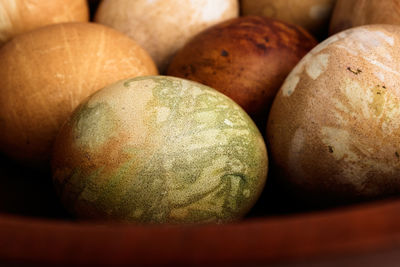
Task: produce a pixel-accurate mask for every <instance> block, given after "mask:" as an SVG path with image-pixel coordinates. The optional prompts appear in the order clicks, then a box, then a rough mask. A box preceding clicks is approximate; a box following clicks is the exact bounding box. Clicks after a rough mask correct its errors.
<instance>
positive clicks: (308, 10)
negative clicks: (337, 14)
mask: <svg viewBox="0 0 400 267" xmlns="http://www.w3.org/2000/svg"><path fill="white" fill-rule="evenodd" d="M335 2H336V0H279V1H278V0H241V12H242V14H243V15H259V16H266V17H271V18H276V19H280V20H282V21H284V22H288V23H292V24H296V25H299V26H302V27H303V28H305V29H307V30H308V31H310V32H311V33H312V34H314V35H316V36H324V35H327V32H328V24H329V19H330V16H331V13H332V9H333V6H334V4H335Z"/></svg>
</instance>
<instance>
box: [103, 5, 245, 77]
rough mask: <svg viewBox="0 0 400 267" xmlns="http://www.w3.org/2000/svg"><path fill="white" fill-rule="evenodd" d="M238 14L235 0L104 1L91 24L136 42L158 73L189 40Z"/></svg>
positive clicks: (162, 70)
mask: <svg viewBox="0 0 400 267" xmlns="http://www.w3.org/2000/svg"><path fill="white" fill-rule="evenodd" d="M238 14H239V4H238V1H237V0H191V1H187V0H152V1H148V0H135V1H125V0H104V1H102V2H101V4H100V6H99V8H98V10H97V13H96V16H95V21H96V22H99V23H102V24H105V25H108V26H111V27H113V28H115V29H117V30H119V31H121V32H123V33H125V34H127V35H128V36H130V37H131V38H132V39H134V40H135V41H137V42H138V43H139V44H140V45H141V46H142V47H143V48H145V49H146V50H147V51H148V52H149V54H150V55H151V56H152V58H153V59H154V61H155V62H156V64H157V66H158V68H159V70H160V72H161V73H162V72H164V70H165V68H166V66H167V65H168V63H169V61H170V59H171V57H172V56H173V54H174V53H175V52H176V51H177V50H178V49H179V48H181V47H182V46H183V45H184V44H185V43H186V42H187V41H188V40H189V39H190V38H191V37H192V36H194V35H195V34H197V33H199V32H200V31H202V30H203V29H206V28H207V27H209V26H212V25H214V24H216V23H218V22H221V21H224V20H227V19H230V18H234V17H237V16H238Z"/></svg>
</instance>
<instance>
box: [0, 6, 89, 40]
mask: <svg viewBox="0 0 400 267" xmlns="http://www.w3.org/2000/svg"><path fill="white" fill-rule="evenodd" d="M88 20H89V10H88V5H87V2H86V0H68V1H65V0H51V1H49V0H47V1H43V0H0V46H1V45H2V44H3V43H5V42H6V41H7V40H9V39H11V38H12V37H14V36H15V35H17V34H20V33H23V32H26V31H30V30H33V29H36V28H39V27H42V26H45V25H49V24H55V23H62V22H87V21H88Z"/></svg>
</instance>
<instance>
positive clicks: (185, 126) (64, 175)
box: [52, 76, 268, 223]
mask: <svg viewBox="0 0 400 267" xmlns="http://www.w3.org/2000/svg"><path fill="white" fill-rule="evenodd" d="M267 168H268V160H267V153H266V147H265V144H264V141H263V138H262V136H261V134H260V132H259V131H258V129H257V127H256V126H255V124H254V123H253V122H252V120H251V119H250V118H249V117H248V116H247V114H246V113H245V112H244V111H243V110H242V109H241V108H240V107H239V106H238V105H237V104H235V103H234V102H233V101H232V100H230V99H229V98H227V97H226V96H224V95H222V94H220V93H218V92H217V91H215V90H213V89H211V88H209V87H207V86H204V85H201V84H198V83H194V82H190V81H186V80H183V79H178V78H173V77H166V76H150V77H138V78H135V79H129V80H122V81H120V82H117V83H115V84H113V85H110V86H108V87H105V88H104V89H102V90H100V91H98V92H97V93H95V94H94V95H93V96H91V97H90V98H89V99H88V100H87V101H85V102H84V103H83V104H81V105H80V106H79V107H78V108H77V110H76V111H75V112H74V114H73V115H72V117H71V119H70V120H69V121H68V122H67V123H66V124H65V125H64V126H63V128H62V129H61V131H60V133H59V135H58V137H57V140H56V142H55V149H54V155H53V161H52V169H53V179H54V183H55V186H56V189H57V190H58V193H59V195H60V197H61V199H62V202H63V203H64V204H65V206H66V207H67V208H68V210H69V211H71V212H72V213H73V214H75V215H76V216H78V217H80V218H90V219H98V220H116V221H128V222H137V223H200V222H225V221H232V220H236V219H238V218H240V217H242V216H243V215H244V214H245V213H246V212H247V211H248V210H249V209H250V208H251V207H252V205H253V204H254V203H255V201H256V200H257V198H258V196H259V194H260V192H261V190H262V189H263V185H264V182H265V179H266V175H267Z"/></svg>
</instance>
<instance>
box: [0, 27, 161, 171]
mask: <svg viewBox="0 0 400 267" xmlns="http://www.w3.org/2000/svg"><path fill="white" fill-rule="evenodd" d="M0 58H1V60H0V150H1V151H2V152H4V153H5V154H6V155H8V156H10V157H12V158H14V159H17V160H19V161H21V162H24V163H27V164H30V165H35V166H39V165H40V166H43V165H44V164H45V163H46V162H47V160H48V158H49V156H50V151H51V146H52V142H53V139H54V137H55V135H56V134H57V132H58V129H59V128H60V126H61V124H62V123H63V122H64V121H65V120H66V119H67V118H68V117H69V115H70V114H71V113H72V111H73V110H74V109H75V107H76V106H77V105H78V104H79V103H80V102H81V101H82V100H83V99H85V98H86V97H88V96H89V95H91V94H92V93H93V92H95V91H96V90H98V89H100V88H102V87H104V86H106V85H108V84H110V83H113V82H115V81H117V80H120V79H124V78H127V77H132V76H141V75H152V74H157V70H156V67H155V64H154V62H153V61H152V60H151V58H150V56H149V55H148V54H147V52H146V51H145V50H143V49H142V48H141V47H140V46H139V45H137V44H136V43H135V42H134V41H133V40H132V39H130V38H128V37H126V36H125V35H123V34H121V33H120V32H118V31H115V30H113V29H111V28H108V27H105V26H103V25H98V24H91V23H66V24H57V25H51V26H47V27H43V28H40V29H37V30H34V31H31V32H29V33H24V34H21V35H18V36H16V37H15V38H13V39H12V40H11V41H10V42H7V43H6V44H5V45H4V46H2V47H1V49H0Z"/></svg>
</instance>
